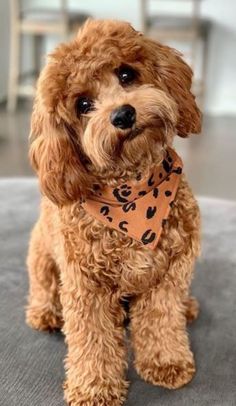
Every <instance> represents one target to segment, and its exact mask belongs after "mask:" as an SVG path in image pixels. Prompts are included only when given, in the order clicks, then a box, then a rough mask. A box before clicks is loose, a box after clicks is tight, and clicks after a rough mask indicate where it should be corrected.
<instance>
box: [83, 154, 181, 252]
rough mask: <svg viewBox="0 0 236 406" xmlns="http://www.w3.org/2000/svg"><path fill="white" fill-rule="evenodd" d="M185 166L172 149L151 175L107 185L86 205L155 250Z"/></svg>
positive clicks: (119, 229)
mask: <svg viewBox="0 0 236 406" xmlns="http://www.w3.org/2000/svg"><path fill="white" fill-rule="evenodd" d="M182 167H183V163H182V160H181V158H180V157H179V156H178V155H177V153H176V152H175V151H174V150H173V149H171V148H168V149H167V151H166V156H165V158H164V159H163V161H162V163H161V164H160V165H157V166H154V167H153V168H152V169H151V171H150V173H149V175H148V176H146V177H145V178H142V177H141V174H140V175H139V176H138V177H137V181H136V182H135V181H130V182H126V183H125V184H121V185H119V186H117V187H115V188H113V187H109V186H106V187H105V188H104V189H103V190H101V192H100V193H99V191H98V192H96V194H94V195H92V196H90V197H89V198H87V199H85V201H84V202H82V207H83V208H84V209H85V210H86V211H87V212H88V213H89V214H91V215H92V216H93V217H95V218H96V219H98V220H100V221H101V222H102V223H104V224H105V225H106V226H108V227H111V228H114V229H116V230H118V231H121V232H122V233H124V234H127V235H128V236H130V237H132V238H134V239H135V240H137V241H140V242H141V243H142V244H144V245H146V246H147V247H149V248H151V249H154V248H155V247H156V245H157V243H158V240H159V237H160V235H161V232H162V227H163V225H164V224H165V222H166V220H167V217H168V214H169V211H170V207H171V205H172V203H173V201H174V199H175V195H176V192H177V189H178V186H179V182H180V178H181V176H180V175H181V173H182Z"/></svg>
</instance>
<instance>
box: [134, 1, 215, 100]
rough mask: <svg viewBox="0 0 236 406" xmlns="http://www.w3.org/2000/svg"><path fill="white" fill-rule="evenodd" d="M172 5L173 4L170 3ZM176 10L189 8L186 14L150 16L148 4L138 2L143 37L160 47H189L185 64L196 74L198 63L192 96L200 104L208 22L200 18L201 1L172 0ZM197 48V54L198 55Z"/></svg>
mask: <svg viewBox="0 0 236 406" xmlns="http://www.w3.org/2000/svg"><path fill="white" fill-rule="evenodd" d="M155 3H156V4H157V5H158V3H159V4H160V5H161V3H162V5H163V3H165V6H166V4H167V6H168V0H165V1H164V0H156V2H155ZM172 3H173V1H172ZM174 3H176V7H178V4H179V5H181V4H180V3H184V5H185V6H186V8H187V5H188V6H190V7H189V8H190V12H189V14H186V13H184V15H182V14H181V13H173V9H171V8H170V10H169V11H170V13H168V14H166V12H165V13H161V12H160V13H159V14H155V15H153V14H150V10H149V5H150V0H141V16H142V29H143V31H144V33H145V34H146V35H148V36H150V37H151V38H153V39H156V40H158V41H160V42H163V43H169V42H172V41H178V42H181V43H187V44H188V45H189V47H188V48H189V50H188V53H186V52H185V54H184V56H185V57H186V59H187V61H188V63H190V65H191V67H192V69H193V71H194V72H196V69H197V65H199V56H200V59H201V63H200V65H201V66H200V78H199V79H200V80H197V78H196V76H195V81H194V85H193V86H194V87H193V90H194V93H195V94H196V95H197V96H198V97H199V100H200V102H201V103H202V104H203V102H204V93H205V89H206V73H207V56H208V42H209V32H210V26H211V24H210V22H209V21H208V20H206V19H202V18H201V10H200V5H201V0H176V1H174ZM174 11H175V10H174ZM199 45H200V52H199Z"/></svg>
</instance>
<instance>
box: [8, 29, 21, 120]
mask: <svg viewBox="0 0 236 406" xmlns="http://www.w3.org/2000/svg"><path fill="white" fill-rule="evenodd" d="M20 40H21V34H20V32H18V31H17V29H15V28H13V29H12V32H11V39H10V63H9V83H8V99H7V110H8V111H9V112H11V113H13V112H14V111H15V110H16V104H17V92H18V80H19V72H20Z"/></svg>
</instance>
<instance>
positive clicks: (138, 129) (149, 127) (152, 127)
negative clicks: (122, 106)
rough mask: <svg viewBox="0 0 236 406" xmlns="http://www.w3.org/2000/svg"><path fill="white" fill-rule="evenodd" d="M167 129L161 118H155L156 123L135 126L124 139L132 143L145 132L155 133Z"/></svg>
mask: <svg viewBox="0 0 236 406" xmlns="http://www.w3.org/2000/svg"><path fill="white" fill-rule="evenodd" d="M163 127H165V123H164V121H163V120H162V119H161V118H159V117H158V118H155V121H154V122H153V123H150V124H146V125H137V124H135V125H134V126H133V127H132V128H131V130H130V131H129V132H127V133H126V134H125V137H124V139H125V140H126V141H128V142H129V141H132V140H133V139H135V138H136V137H138V136H139V135H142V134H143V133H144V132H145V131H152V132H155V131H157V132H158V130H160V128H163Z"/></svg>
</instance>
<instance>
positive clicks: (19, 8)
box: [10, 0, 68, 23]
mask: <svg viewBox="0 0 236 406" xmlns="http://www.w3.org/2000/svg"><path fill="white" fill-rule="evenodd" d="M30 3H31V1H30V0H29V1H24V0H10V9H11V13H10V15H11V21H15V22H16V21H18V20H20V19H21V15H22V14H23V12H24V11H25V10H27V8H29V6H31V5H30ZM47 4H48V2H47ZM40 8H44V9H47V8H48V7H47V6H46V7H44V6H43V5H41V6H40V7H37V10H38V9H39V10H40ZM30 9H31V10H32V7H30ZM56 10H57V11H59V13H60V15H61V18H62V19H63V20H64V22H65V23H66V22H67V19H68V0H57V5H56Z"/></svg>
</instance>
